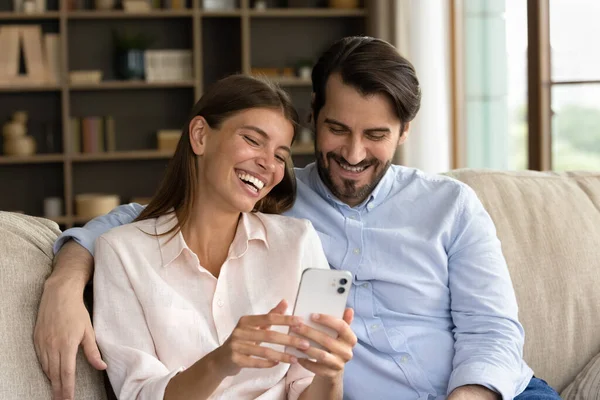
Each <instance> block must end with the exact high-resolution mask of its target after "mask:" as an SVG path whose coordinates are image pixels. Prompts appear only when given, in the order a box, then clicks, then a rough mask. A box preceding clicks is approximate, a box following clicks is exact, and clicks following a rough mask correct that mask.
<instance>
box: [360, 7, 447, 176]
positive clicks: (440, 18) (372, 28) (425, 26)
mask: <svg viewBox="0 0 600 400" xmlns="http://www.w3.org/2000/svg"><path fill="white" fill-rule="evenodd" d="M367 4H368V8H369V24H368V29H369V30H368V33H369V34H370V35H372V36H376V37H380V38H382V39H384V40H387V41H389V42H390V43H392V44H393V45H394V46H396V47H397V48H398V50H399V52H400V53H401V54H402V55H403V56H404V57H406V58H407V59H409V60H410V61H411V62H412V63H413V65H414V66H415V69H416V71H417V76H418V78H419V81H420V83H421V90H422V101H421V110H420V111H419V113H418V114H417V117H416V118H415V120H414V121H413V122H412V123H411V126H410V136H409V138H408V140H407V141H406V143H405V144H404V146H402V147H401V148H400V150H399V151H398V154H397V157H396V159H395V161H396V162H397V163H399V164H402V165H406V166H410V167H415V168H419V169H421V170H424V171H426V172H433V173H437V172H444V171H447V170H449V169H450V165H451V163H450V151H451V147H450V146H451V143H450V140H451V128H452V126H451V106H452V103H451V92H450V85H451V76H450V74H451V72H450V71H451V68H450V62H451V61H450V44H449V40H450V35H449V18H450V17H449V12H450V9H449V3H448V2H447V1H444V0H367Z"/></svg>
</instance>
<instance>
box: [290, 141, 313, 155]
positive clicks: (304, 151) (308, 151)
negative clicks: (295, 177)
mask: <svg viewBox="0 0 600 400" xmlns="http://www.w3.org/2000/svg"><path fill="white" fill-rule="evenodd" d="M314 154H315V145H314V143H296V144H295V145H293V146H292V156H312V155H314Z"/></svg>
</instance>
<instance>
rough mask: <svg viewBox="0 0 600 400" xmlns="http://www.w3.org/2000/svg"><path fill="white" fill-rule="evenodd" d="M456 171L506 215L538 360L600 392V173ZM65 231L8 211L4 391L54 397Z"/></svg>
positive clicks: (559, 381) (500, 221)
mask: <svg viewBox="0 0 600 400" xmlns="http://www.w3.org/2000/svg"><path fill="white" fill-rule="evenodd" d="M448 175H451V176H453V177H455V178H456V179H459V180H461V181H463V182H465V183H467V184H468V185H470V186H471V187H473V189H475V191H476V192H477V194H478V195H479V197H480V199H481V200H482V202H483V203H484V205H485V207H486V208H487V210H488V211H489V213H490V214H491V216H492V218H493V219H494V221H495V223H496V226H497V230H498V235H499V237H500V239H501V241H502V244H503V249H504V254H505V256H506V259H507V261H508V265H509V268H510V272H511V276H512V279H513V283H514V286H515V290H516V293H517V298H518V301H519V306H520V319H521V321H522V323H523V325H524V327H525V332H526V340H525V359H526V360H527V362H528V363H529V365H530V366H531V367H532V368H533V369H534V371H535V373H536V375H537V376H538V377H542V378H544V379H545V380H547V381H548V383H550V384H551V385H552V386H553V387H554V388H556V389H557V390H559V391H562V394H563V395H568V396H569V398H570V399H571V398H581V399H586V398H587V399H597V398H599V397H593V396H600V386H597V387H596V389H589V387H590V386H589V385H590V384H592V385H593V384H594V383H593V382H591V381H593V380H594V376H595V375H596V376H598V379H600V359H599V358H598V357H596V363H595V364H594V365H592V364H589V366H588V368H585V367H586V365H588V363H589V362H590V360H592V359H593V358H594V357H595V356H597V355H598V354H599V353H600V173H599V174H593V173H569V174H564V175H557V174H551V173H536V172H520V173H509V172H497V171H474V170H458V171H452V172H450V173H449V174H448ZM58 234H59V230H58V227H57V226H56V224H54V223H53V222H50V221H47V220H44V219H39V218H32V217H27V216H23V215H18V214H10V213H2V212H0V293H1V296H2V297H1V298H0V299H1V300H0V337H1V338H2V341H1V344H0V365H2V368H0V399H2V400H3V399H11V400H12V399H50V398H51V388H50V385H49V383H48V381H47V380H46V378H45V377H44V374H43V373H42V371H41V369H40V368H39V366H38V363H37V359H36V356H35V352H34V348H33V343H32V332H33V326H34V322H35V318H36V311H37V306H38V301H39V298H40V294H41V290H42V284H43V282H44V279H45V278H46V277H47V276H48V274H49V273H50V271H51V260H52V253H51V245H52V243H53V241H54V239H55V238H56V236H57V235H58ZM596 370H597V372H596ZM582 371H583V372H582ZM584 373H585V374H584ZM578 374H579V376H578ZM594 374H595V375H594ZM576 377H577V380H576ZM574 381H576V382H575V384H574V385H572V386H571V387H570V388H569V391H568V392H566V391H565V389H566V388H567V386H569V385H570V384H571V383H573V382H574ZM590 382H591V383H590ZM583 384H586V385H588V389H587V391H586V390H584V389H581V388H580V387H581V386H582V385H583ZM595 384H597V383H595ZM105 396H106V395H105V393H104V387H103V380H102V375H101V374H99V373H97V372H95V371H93V370H92V369H91V368H90V367H89V366H88V365H87V363H86V362H85V361H83V358H82V357H81V355H80V358H79V361H78V364H77V389H76V399H104V398H105ZM586 396H587V397H586Z"/></svg>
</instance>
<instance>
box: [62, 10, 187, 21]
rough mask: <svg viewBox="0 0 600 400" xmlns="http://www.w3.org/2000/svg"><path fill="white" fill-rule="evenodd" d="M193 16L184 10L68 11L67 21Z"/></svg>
mask: <svg viewBox="0 0 600 400" xmlns="http://www.w3.org/2000/svg"><path fill="white" fill-rule="evenodd" d="M192 15H194V11H193V10H190V9H186V10H152V11H148V12H125V11H123V10H114V11H88V10H86V11H69V12H68V13H67V19H153V18H154V19H158V18H186V17H191V16H192Z"/></svg>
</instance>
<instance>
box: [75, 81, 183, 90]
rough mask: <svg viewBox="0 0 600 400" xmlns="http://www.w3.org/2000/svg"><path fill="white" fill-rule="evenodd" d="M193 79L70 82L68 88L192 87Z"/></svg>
mask: <svg viewBox="0 0 600 400" xmlns="http://www.w3.org/2000/svg"><path fill="white" fill-rule="evenodd" d="M193 87H194V81H179V82H176V81H174V82H146V81H117V80H115V81H103V82H100V83H88V84H72V85H69V89H70V90H73V91H78V90H80V91H81V90H87V91H93V90H126V89H169V88H193Z"/></svg>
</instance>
